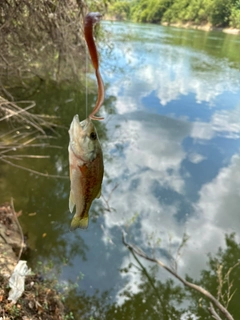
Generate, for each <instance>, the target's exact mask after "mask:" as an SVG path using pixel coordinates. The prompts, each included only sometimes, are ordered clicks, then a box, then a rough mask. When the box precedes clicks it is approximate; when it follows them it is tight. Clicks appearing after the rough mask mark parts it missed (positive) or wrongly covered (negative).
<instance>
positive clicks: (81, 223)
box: [70, 215, 88, 231]
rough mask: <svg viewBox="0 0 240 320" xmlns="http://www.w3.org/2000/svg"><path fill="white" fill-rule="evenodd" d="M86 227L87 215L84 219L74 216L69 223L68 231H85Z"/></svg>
mask: <svg viewBox="0 0 240 320" xmlns="http://www.w3.org/2000/svg"><path fill="white" fill-rule="evenodd" d="M87 227H88V215H87V216H84V217H79V216H76V215H75V216H74V217H73V219H72V222H71V226H70V230H71V231H73V230H75V229H77V228H81V229H87Z"/></svg>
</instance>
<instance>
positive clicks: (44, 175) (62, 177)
mask: <svg viewBox="0 0 240 320" xmlns="http://www.w3.org/2000/svg"><path fill="white" fill-rule="evenodd" d="M0 160H2V161H3V162H6V163H7V164H10V165H12V166H14V167H16V168H19V169H23V170H26V171H28V172H31V173H35V174H38V175H39V176H43V177H47V178H58V179H68V177H67V176H59V175H54V174H48V173H42V172H40V171H36V170H32V169H30V168H26V167H23V166H20V165H18V164H15V163H13V162H11V161H8V160H6V159H3V158H0Z"/></svg>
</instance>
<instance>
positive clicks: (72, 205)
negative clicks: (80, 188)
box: [69, 191, 76, 212]
mask: <svg viewBox="0 0 240 320" xmlns="http://www.w3.org/2000/svg"><path fill="white" fill-rule="evenodd" d="M75 204H76V202H75V199H74V195H73V193H72V191H70V196H69V211H70V212H73V209H74V207H75Z"/></svg>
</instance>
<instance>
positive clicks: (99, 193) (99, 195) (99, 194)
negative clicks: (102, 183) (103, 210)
mask: <svg viewBox="0 0 240 320" xmlns="http://www.w3.org/2000/svg"><path fill="white" fill-rule="evenodd" d="M101 194H102V188H100V190H99V192H98V194H97V196H96V198H97V199H99V198H100V197H101Z"/></svg>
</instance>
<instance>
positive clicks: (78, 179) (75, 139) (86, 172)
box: [68, 12, 104, 230]
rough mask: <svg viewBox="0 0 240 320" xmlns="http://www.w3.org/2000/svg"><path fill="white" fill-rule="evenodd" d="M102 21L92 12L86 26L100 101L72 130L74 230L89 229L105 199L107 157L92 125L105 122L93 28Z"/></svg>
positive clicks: (71, 207)
mask: <svg viewBox="0 0 240 320" xmlns="http://www.w3.org/2000/svg"><path fill="white" fill-rule="evenodd" d="M100 18H101V14H100V13H98V12H90V13H89V14H88V15H87V16H86V17H85V22H84V35H85V40H86V43H87V46H88V50H89V53H90V56H91V60H92V64H93V67H94V69H95V73H96V78H97V83H98V99H97V102H96V105H95V107H94V109H93V111H92V112H91V114H90V115H89V116H88V118H87V119H85V120H83V121H81V122H80V121H79V118H78V115H75V116H74V117H73V121H72V123H71V126H70V129H69V137H70V142H69V146H68V152H69V167H70V181H71V190H70V196H69V210H70V212H73V210H74V207H75V206H76V211H75V215H74V217H73V219H72V222H71V227H70V229H71V230H75V229H76V228H82V229H86V228H87V227H88V211H89V209H90V207H91V204H92V202H93V200H94V199H95V198H99V197H100V195H101V185H102V179H103V170H104V169H103V155H102V149H101V145H100V142H99V140H98V136H97V131H96V129H95V127H94V125H93V123H92V120H102V119H103V118H99V117H96V116H95V114H96V113H97V112H98V111H99V109H100V107H101V105H102V103H103V101H104V86H103V82H102V78H101V75H100V72H99V69H98V54H97V49H96V45H95V42H94V39H93V26H94V24H95V23H96V22H98V21H99V20H100Z"/></svg>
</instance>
